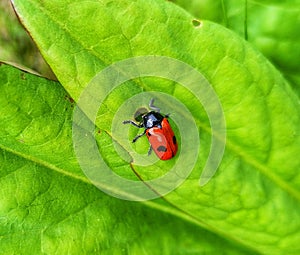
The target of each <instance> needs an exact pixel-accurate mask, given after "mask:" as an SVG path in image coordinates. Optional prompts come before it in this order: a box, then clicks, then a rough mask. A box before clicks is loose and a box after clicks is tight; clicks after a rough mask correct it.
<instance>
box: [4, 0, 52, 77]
mask: <svg viewBox="0 0 300 255" xmlns="http://www.w3.org/2000/svg"><path fill="white" fill-rule="evenodd" d="M0 61H3V62H9V63H10V64H12V65H14V66H17V67H19V68H21V69H32V70H33V71H35V72H37V73H39V74H40V75H42V76H45V77H47V78H49V79H53V80H55V75H54V74H53V73H52V71H51V69H50V67H49V66H48V65H47V63H46V62H45V61H44V59H43V57H42V56H41V54H40V53H39V50H38V49H37V47H36V45H35V43H34V42H33V40H32V39H31V37H30V36H29V34H28V33H27V31H26V30H25V29H24V27H23V26H22V25H21V24H20V22H19V20H18V18H17V16H16V14H15V12H14V10H13V8H12V5H11V3H10V1H9V0H0Z"/></svg>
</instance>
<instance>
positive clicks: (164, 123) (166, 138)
mask: <svg viewBox="0 0 300 255" xmlns="http://www.w3.org/2000/svg"><path fill="white" fill-rule="evenodd" d="M153 102H154V99H151V100H150V103H149V107H150V109H152V111H150V112H149V111H146V112H143V113H140V112H138V114H137V117H136V120H137V119H138V118H140V119H141V121H140V122H139V123H136V122H134V121H132V120H125V121H123V124H131V125H133V126H135V127H137V128H144V129H145V130H144V132H143V133H142V134H139V135H137V136H136V137H135V138H134V139H133V141H132V142H133V143H134V142H136V140H137V139H139V138H140V137H142V136H143V135H145V134H146V136H147V138H148V140H149V143H150V148H149V152H148V154H150V153H151V151H152V150H154V152H155V154H156V155H157V156H158V157H159V158H160V159H162V160H168V159H171V158H173V157H174V156H175V155H176V153H177V150H178V144H177V141H176V137H175V135H174V132H173V130H172V127H171V125H170V123H169V121H168V117H169V116H168V115H165V116H164V115H162V114H160V109H159V108H158V107H155V106H154V105H153ZM142 110H144V109H142Z"/></svg>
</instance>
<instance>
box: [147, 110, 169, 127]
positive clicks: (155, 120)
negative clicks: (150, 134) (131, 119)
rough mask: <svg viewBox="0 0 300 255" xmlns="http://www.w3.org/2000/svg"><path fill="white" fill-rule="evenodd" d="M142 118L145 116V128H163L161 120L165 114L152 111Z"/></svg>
mask: <svg viewBox="0 0 300 255" xmlns="http://www.w3.org/2000/svg"><path fill="white" fill-rule="evenodd" d="M142 118H143V126H144V127H145V128H153V127H159V128H161V122H162V120H163V118H164V116H163V115H161V114H160V113H158V112H155V111H151V112H148V113H146V114H145V115H143V116H142Z"/></svg>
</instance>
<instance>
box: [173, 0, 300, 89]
mask: <svg viewBox="0 0 300 255" xmlns="http://www.w3.org/2000/svg"><path fill="white" fill-rule="evenodd" d="M173 2H175V3H176V4H178V5H180V6H181V7H183V8H185V9H186V10H188V11H189V12H191V13H192V14H193V15H195V16H196V17H198V18H201V19H208V20H211V21H215V22H217V23H220V24H223V25H224V26H226V27H228V28H230V29H232V30H233V31H235V32H237V33H238V34H239V35H241V36H242V37H245V36H247V40H248V41H249V42H251V43H252V44H253V45H254V46H255V47H257V48H258V49H259V50H260V51H261V52H262V53H263V54H264V55H265V56H266V57H267V58H268V59H270V60H271V61H272V63H274V64H275V65H276V66H277V68H279V70H281V71H282V73H283V74H284V75H285V76H286V77H287V78H288V79H289V80H290V81H291V82H292V83H293V84H295V85H296V86H295V88H296V89H297V91H299V86H300V83H299V73H300V69H299V59H300V47H299V43H300V35H299V33H298V28H299V26H300V20H299V11H300V1H299V0H291V1H276V0H266V1H251V0H249V1H237V0H224V1H213V0H195V1H186V0H179V1H173ZM246 34H247V35H246Z"/></svg>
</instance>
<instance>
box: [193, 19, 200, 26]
mask: <svg viewBox="0 0 300 255" xmlns="http://www.w3.org/2000/svg"><path fill="white" fill-rule="evenodd" d="M192 23H193V26H194V27H196V28H198V27H200V26H201V21H200V20H198V19H193V20H192Z"/></svg>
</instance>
